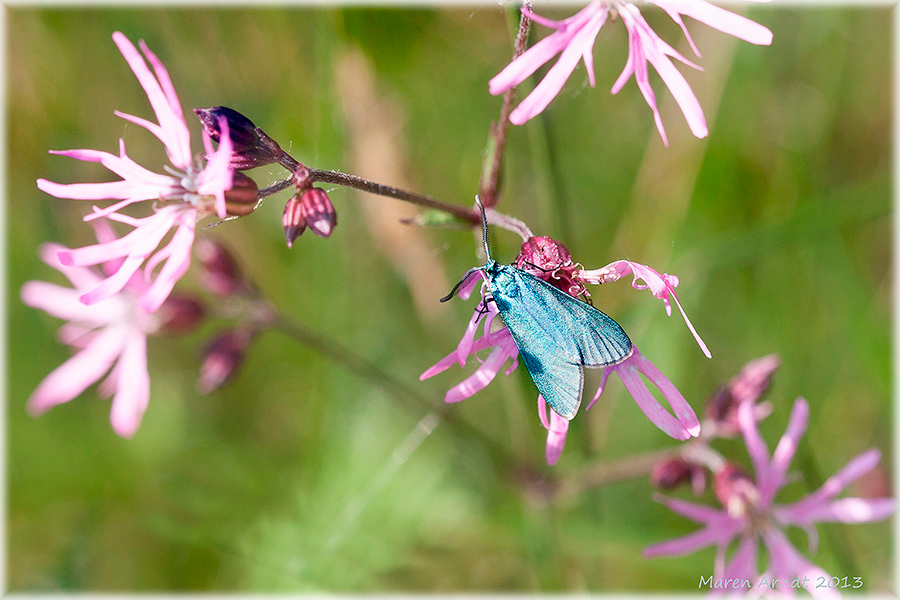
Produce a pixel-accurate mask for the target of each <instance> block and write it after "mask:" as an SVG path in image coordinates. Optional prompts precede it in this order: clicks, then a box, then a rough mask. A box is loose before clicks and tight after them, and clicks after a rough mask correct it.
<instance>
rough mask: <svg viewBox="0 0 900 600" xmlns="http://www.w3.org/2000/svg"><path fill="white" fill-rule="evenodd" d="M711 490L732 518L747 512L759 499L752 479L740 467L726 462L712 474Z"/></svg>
mask: <svg viewBox="0 0 900 600" xmlns="http://www.w3.org/2000/svg"><path fill="white" fill-rule="evenodd" d="M712 488H713V492H715V494H716V498H718V499H719V502H721V503H722V506H724V507H725V510H726V511H727V512H728V514H729V515H731V516H732V517H734V518H739V517H742V516H744V515H746V514H747V512H748V510H749V509H750V508H752V507H753V506H755V505H756V503H757V502H758V501H759V492H757V490H756V486H755V485H754V484H753V480H752V479H750V476H749V475H747V472H746V471H744V470H743V469H742V468H741V467H739V466H737V465H736V464H734V463H731V462H727V463H725V466H724V467H722V469H721V470H719V471H718V472H716V474H715V475H713V481H712Z"/></svg>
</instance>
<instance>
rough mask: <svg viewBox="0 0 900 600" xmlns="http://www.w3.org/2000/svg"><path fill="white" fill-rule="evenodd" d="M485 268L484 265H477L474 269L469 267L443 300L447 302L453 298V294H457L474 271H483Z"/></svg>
mask: <svg viewBox="0 0 900 600" xmlns="http://www.w3.org/2000/svg"><path fill="white" fill-rule="evenodd" d="M483 268H484V267H475V268H474V269H469V270H468V272H467V273H466V274H465V275H463V277H462V279H460V280H459V283H457V284H456V285H454V286H453V289H452V290H450V293H449V294H447V295H446V296H444V297H443V298H441V302H446V301H447V300H449V299H450V298H452V297H453V295H454V294H456V290H458V289H459V288H460V286H461V285H463V284H464V283H465V282H467V281H468V280H469V277H470V276H471V275H472V273H474V272H475V271H481V270H482V269H483Z"/></svg>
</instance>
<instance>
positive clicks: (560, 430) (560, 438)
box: [538, 394, 569, 467]
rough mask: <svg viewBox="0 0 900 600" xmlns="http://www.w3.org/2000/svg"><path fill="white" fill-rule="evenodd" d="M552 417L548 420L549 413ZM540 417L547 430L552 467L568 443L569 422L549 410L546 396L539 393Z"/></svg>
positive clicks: (549, 458)
mask: <svg viewBox="0 0 900 600" xmlns="http://www.w3.org/2000/svg"><path fill="white" fill-rule="evenodd" d="M548 413H549V415H550V418H549V420H548V418H547V414H548ZM538 417H539V418H540V419H541V425H543V426H544V429H546V430H547V450H546V457H547V464H548V465H550V466H551V467H552V466H553V465H555V464H556V463H557V461H559V457H560V456H562V451H563V448H564V447H565V445H566V434H568V433H569V422H568V421H567V420H565V419H564V418H562V417H561V416H559V415H558V414H556V412H555V411H552V410H547V402H546V401H544V397H543V396H541V395H540V394H538Z"/></svg>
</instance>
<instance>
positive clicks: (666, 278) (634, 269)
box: [578, 260, 712, 358]
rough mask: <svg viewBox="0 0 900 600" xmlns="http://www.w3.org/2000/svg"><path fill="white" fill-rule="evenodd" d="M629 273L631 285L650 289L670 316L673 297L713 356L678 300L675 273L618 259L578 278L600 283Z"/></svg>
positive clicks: (705, 351) (689, 324)
mask: <svg viewBox="0 0 900 600" xmlns="http://www.w3.org/2000/svg"><path fill="white" fill-rule="evenodd" d="M629 274H630V275H634V279H633V280H632V282H631V287H633V288H634V289H636V290H648V289H649V290H650V293H651V294H653V297H654V298H657V299H659V300H662V301H663V303H664V304H665V305H666V314H667V315H669V316H670V317H671V316H672V305H671V304H670V302H669V298H670V297H671V298H672V300H674V301H675V304H676V305H677V306H678V310H680V311H681V316H682V317H684V322H685V323H686V324H687V326H688V329H690V330H691V334H692V335H693V336H694V339H695V340H697V344H698V345H699V346H700V349H701V350H703V354H705V355H706V357H707V358H712V354H710V352H709V348H707V347H706V344H705V343H704V342H703V340H702V339H701V338H700V335H699V334H698V333H697V330H696V329H694V325H693V323H691V320H690V319H688V316H687V314H686V313H685V312H684V309H683V308H682V307H681V302H679V301H678V296H677V295H676V294H675V288H676V287H678V277H676V276H675V275H669V274H668V273H665V274H663V275H660V274H659V271H656V270H655V269H651V268H650V267H648V266H647V265H641V264H638V263H634V262H631V261H628V260H617V261H614V262H611V263H609V264H608V265H606V266H605V267H603V268H600V269H595V270H593V271H585V270H582V271H581V272H580V273H579V274H578V278H579V279H581V280H582V281H586V282H588V283H594V284H600V283H609V282H611V281H616V280H618V279H620V278H621V277H624V276H625V275H629ZM638 281H643V282H644V283H642V284H641V283H638Z"/></svg>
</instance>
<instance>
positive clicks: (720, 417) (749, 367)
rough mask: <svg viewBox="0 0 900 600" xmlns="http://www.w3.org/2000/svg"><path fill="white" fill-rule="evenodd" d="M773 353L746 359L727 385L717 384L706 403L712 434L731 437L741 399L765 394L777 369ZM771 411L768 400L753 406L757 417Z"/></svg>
mask: <svg viewBox="0 0 900 600" xmlns="http://www.w3.org/2000/svg"><path fill="white" fill-rule="evenodd" d="M779 362H780V361H779V358H778V355H777V354H770V355H769V356H764V357H762V358H758V359H756V360H752V361H750V362H748V363H747V364H746V365H745V366H744V368H743V369H741V372H740V373H738V374H737V375H736V376H735V377H734V378H732V379H731V381H729V382H728V384H727V385H724V386H719V387H718V388H717V389H716V391H715V392H713V395H712V397H711V398H710V399H709V400H708V402H707V404H706V416H707V417H708V418H710V419H712V420H713V421H714V422H715V426H716V430H715V434H716V435H717V436H720V437H733V436H735V435H737V434H738V433H739V432H740V427H739V426H738V420H737V414H738V407H739V406H740V405H741V403H742V402H756V401H757V400H759V398H760V397H762V396H763V394H765V393H766V392H767V391H768V389H769V386H770V385H771V383H772V377H773V376H774V374H775V371H776V370H777V369H778V365H779ZM770 412H771V407H770V406H769V405H768V403H765V402H764V403H761V404H757V405H756V406H754V407H753V414H754V418H756V420H757V421H761V420H762V419H764V418H766V417H767V416H768V415H769V413H770Z"/></svg>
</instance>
